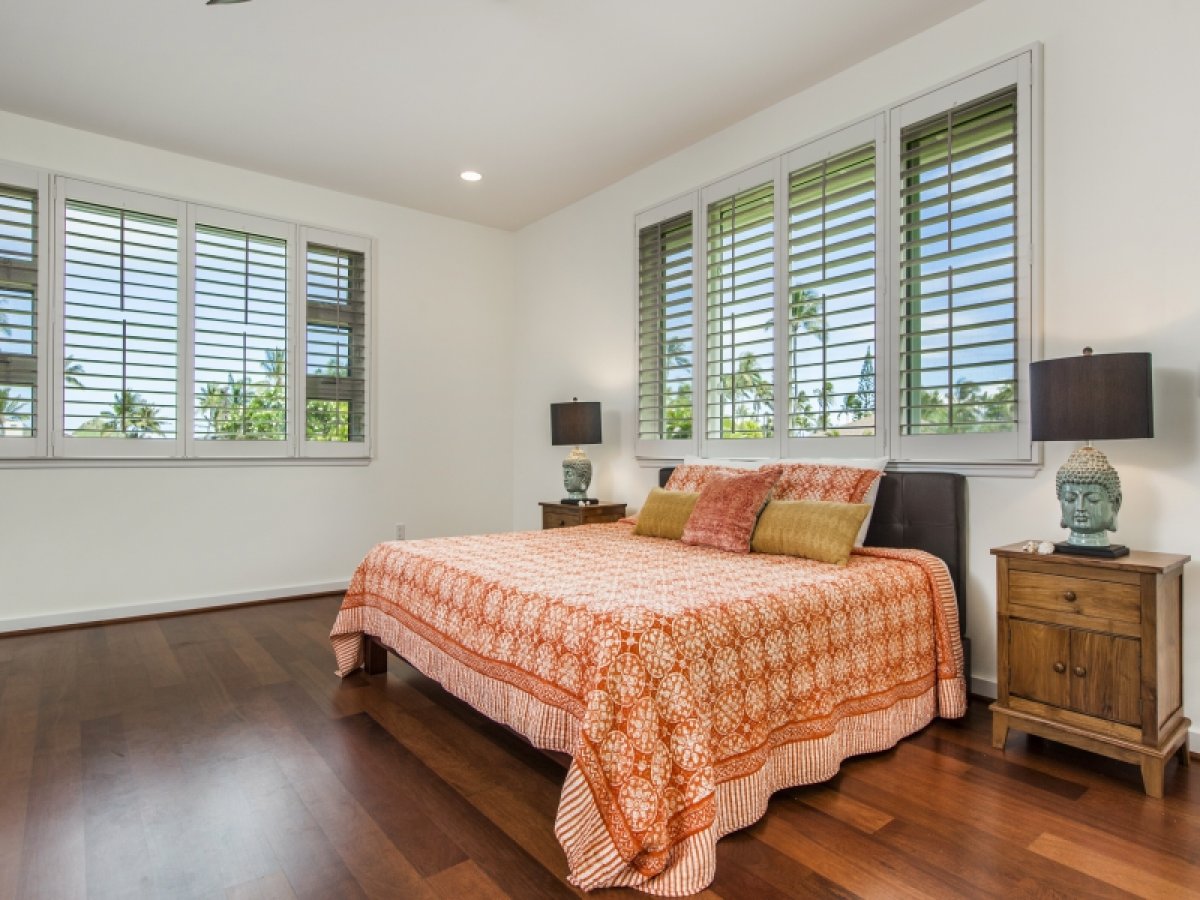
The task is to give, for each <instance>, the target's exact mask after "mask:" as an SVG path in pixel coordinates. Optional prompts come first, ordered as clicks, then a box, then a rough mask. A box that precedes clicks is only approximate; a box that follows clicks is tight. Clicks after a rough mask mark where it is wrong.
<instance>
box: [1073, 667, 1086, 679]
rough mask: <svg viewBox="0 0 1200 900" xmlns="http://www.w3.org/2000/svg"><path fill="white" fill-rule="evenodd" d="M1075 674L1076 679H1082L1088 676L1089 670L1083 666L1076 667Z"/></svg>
mask: <svg viewBox="0 0 1200 900" xmlns="http://www.w3.org/2000/svg"><path fill="white" fill-rule="evenodd" d="M1074 672H1075V677H1076V678H1082V677H1083V676H1084V675H1086V674H1087V669H1085V668H1084V667H1083V666H1076V667H1075V669H1074Z"/></svg>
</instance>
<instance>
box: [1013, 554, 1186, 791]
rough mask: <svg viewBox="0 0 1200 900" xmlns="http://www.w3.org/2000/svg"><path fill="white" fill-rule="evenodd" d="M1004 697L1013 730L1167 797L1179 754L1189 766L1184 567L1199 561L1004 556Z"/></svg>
mask: <svg viewBox="0 0 1200 900" xmlns="http://www.w3.org/2000/svg"><path fill="white" fill-rule="evenodd" d="M992 554H993V555H994V556H995V557H996V607H997V639H998V646H997V659H996V669H997V671H996V688H997V699H996V702H995V703H993V704H992V707H991V709H992V744H993V746H995V747H997V748H999V749H1003V747H1004V743H1005V740H1006V739H1007V737H1008V730H1009V728H1015V729H1017V730H1018V731H1024V732H1027V733H1028V734H1036V735H1040V736H1042V737H1044V738H1049V739H1051V740H1054V741H1059V742H1060V743H1064V744H1070V745H1071V746H1072V747H1079V748H1081V749H1083V750H1089V751H1091V752H1093V753H1100V754H1103V755H1104V756H1109V757H1112V758H1114V759H1119V760H1123V761H1125V762H1130V763H1136V764H1137V765H1139V766H1141V770H1142V783H1143V785H1144V786H1145V789H1146V793H1147V794H1149V795H1150V796H1151V797H1161V796H1162V795H1163V768H1164V767H1165V765H1166V762H1167V760H1168V759H1170V758H1171V755H1172V754H1175V753H1178V754H1179V761H1180V764H1181V765H1185V766H1186V765H1188V763H1189V757H1188V745H1187V741H1188V728H1189V727H1190V726H1191V724H1192V723H1191V721H1190V720H1189V719H1187V718H1186V717H1185V716H1184V715H1183V642H1182V636H1183V566H1184V564H1185V563H1187V562H1188V560H1190V559H1191V557H1190V556H1181V555H1178V554H1174V553H1147V552H1141V551H1134V552H1132V553H1130V554H1129V555H1128V556H1123V557H1120V558H1118V559H1098V558H1096V557H1087V556H1068V555H1065V554H1060V553H1054V554H1050V555H1047V556H1043V555H1039V554H1036V553H1025V552H1023V551H1022V550H1021V545H1020V544H1010V545H1008V546H1007V547H997V548H995V549H993V550H992Z"/></svg>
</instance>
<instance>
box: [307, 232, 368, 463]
mask: <svg viewBox="0 0 1200 900" xmlns="http://www.w3.org/2000/svg"><path fill="white" fill-rule="evenodd" d="M305 309H306V341H305V343H306V353H305V359H306V363H305V391H306V392H305V405H306V428H305V431H306V434H307V437H308V440H310V441H332V442H342V443H346V442H349V443H362V442H363V441H364V440H365V439H366V427H367V426H366V421H367V419H366V400H367V397H366V378H367V376H366V372H367V348H366V257H365V255H364V254H363V253H359V252H354V251H348V250H340V249H336V248H334V247H325V246H321V245H319V244H309V245H308V246H307V257H306V265H305Z"/></svg>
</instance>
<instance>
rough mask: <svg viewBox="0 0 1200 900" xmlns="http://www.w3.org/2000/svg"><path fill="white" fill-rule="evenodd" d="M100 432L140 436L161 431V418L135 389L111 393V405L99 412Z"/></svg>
mask: <svg viewBox="0 0 1200 900" xmlns="http://www.w3.org/2000/svg"><path fill="white" fill-rule="evenodd" d="M100 433H101V434H105V435H121V436H123V437H130V438H141V437H147V436H149V435H156V436H157V435H161V434H162V433H163V427H162V420H161V419H160V418H159V415H158V408H157V407H155V406H154V405H153V404H152V403H150V401H148V400H147V399H146V398H145V397H143V396H142V395H141V394H138V393H137V392H135V391H121V392H120V393H117V394H113V405H112V407H111V408H110V409H106V410H105V411H104V412H102V413H101V414H100Z"/></svg>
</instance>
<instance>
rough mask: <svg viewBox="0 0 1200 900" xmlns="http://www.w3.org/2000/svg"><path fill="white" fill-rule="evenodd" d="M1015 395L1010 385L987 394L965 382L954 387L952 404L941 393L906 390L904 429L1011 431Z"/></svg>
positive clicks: (1014, 417) (929, 431)
mask: <svg viewBox="0 0 1200 900" xmlns="http://www.w3.org/2000/svg"><path fill="white" fill-rule="evenodd" d="M1015 396H1016V392H1015V386H1014V385H1012V384H1006V385H1002V386H1000V387H998V388H996V389H994V390H992V391H987V390H984V389H983V388H981V387H979V386H978V385H975V384H971V383H970V382H966V381H960V382H959V383H958V384H956V385H955V386H954V388H953V390H952V391H951V394H950V398H949V400H950V401H952V402H948V399H947V396H946V394H945V393H944V392H941V391H910V392H909V397H910V403H911V408H910V411H909V422H908V425H907V430H908V431H909V432H910V433H914V434H975V433H982V432H996V431H1012V430H1013V429H1014V428H1015V427H1016V425H1015V424H1014V423H1015V421H1016V403H1015ZM952 415H953V421H951V416H952Z"/></svg>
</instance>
